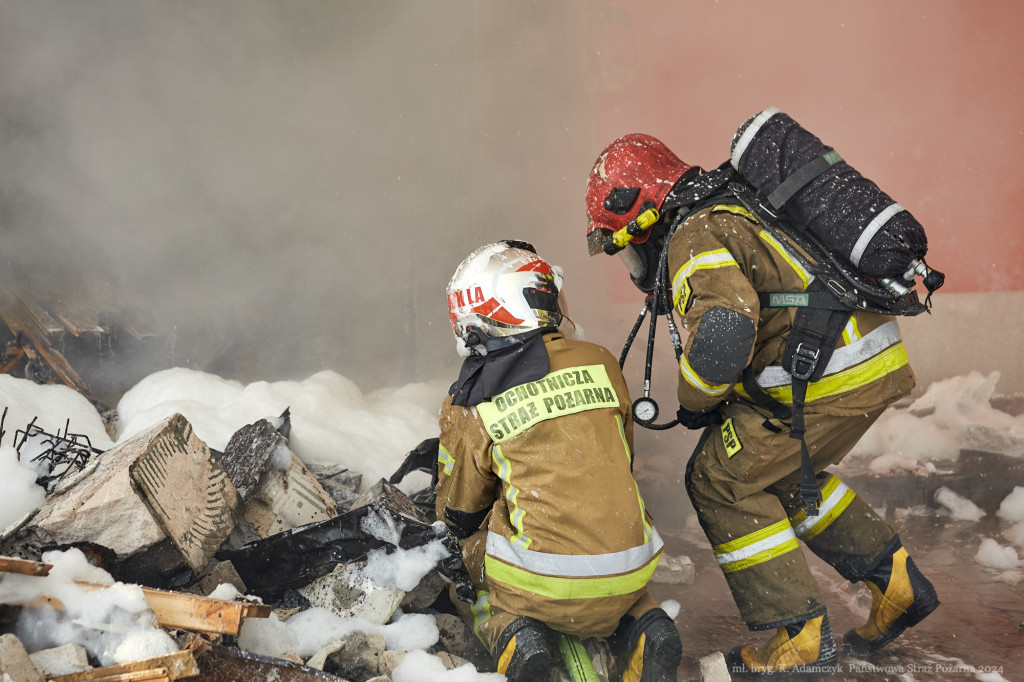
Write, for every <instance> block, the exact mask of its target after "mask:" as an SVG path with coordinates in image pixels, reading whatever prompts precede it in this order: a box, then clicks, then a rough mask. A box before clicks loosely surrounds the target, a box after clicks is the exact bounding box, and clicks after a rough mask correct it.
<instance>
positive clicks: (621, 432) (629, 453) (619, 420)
mask: <svg viewBox="0 0 1024 682" xmlns="http://www.w3.org/2000/svg"><path fill="white" fill-rule="evenodd" d="M615 423H616V425H618V427H619V438H621V439H622V448H623V449H624V450H625V451H626V457H627V458H628V459H629V463H630V464H632V463H633V452H632V451H631V450H630V449H629V443H628V442H626V429H625V427H623V425H622V415H621V414H616V415H615Z"/></svg>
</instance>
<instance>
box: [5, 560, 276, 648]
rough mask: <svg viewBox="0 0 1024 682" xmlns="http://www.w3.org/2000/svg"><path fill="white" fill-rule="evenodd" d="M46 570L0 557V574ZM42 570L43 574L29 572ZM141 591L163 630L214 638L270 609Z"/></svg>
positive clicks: (235, 630) (56, 605)
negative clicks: (167, 629)
mask: <svg viewBox="0 0 1024 682" xmlns="http://www.w3.org/2000/svg"><path fill="white" fill-rule="evenodd" d="M8 567H12V568H13V569H14V570H8ZM50 568H52V566H50V565H49V564H43V563H39V562H36V561H26V560H23V559H14V558H11V557H0V571H7V572H9V573H22V574H25V575H46V573H48V572H49V570H50ZM44 570H45V571H46V573H41V572H30V571H44ZM75 584H76V585H78V586H79V587H81V588H82V589H85V590H99V589H102V588H104V587H107V585H99V584H96V583H85V582H76V583H75ZM141 589H142V593H143V594H144V595H145V597H146V602H147V603H148V604H149V608H151V609H152V610H153V613H154V614H156V618H157V622H158V623H159V624H160V626H161V627H165V628H174V629H178V630H191V631H193V632H204V633H209V634H217V635H237V634H238V631H239V630H240V629H241V627H242V622H243V621H244V620H245V619H246V618H268V617H269V616H270V612H271V610H272V609H271V607H270V606H269V605H267V604H253V603H250V602H241V601H228V600H226V599H211V598H209V597H200V596H199V595H195V594H185V593H183V592H169V591H167V590H157V589H154V588H152V587H142V588H141ZM42 601H43V602H45V603H48V604H50V605H51V606H53V607H54V608H56V609H60V608H63V605H62V604H60V602H59V601H57V600H56V599H52V598H48V597H44V598H43V599H42ZM35 603H36V602H31V603H26V604H25V605H26V606H29V605H32V604H35Z"/></svg>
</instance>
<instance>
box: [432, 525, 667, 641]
mask: <svg viewBox="0 0 1024 682" xmlns="http://www.w3.org/2000/svg"><path fill="white" fill-rule="evenodd" d="M486 543H487V531H479V532H477V533H474V534H473V535H471V536H469V537H468V538H466V539H465V540H463V541H462V543H461V544H462V556H463V563H464V564H465V566H466V569H467V570H468V571H469V577H470V580H471V582H472V583H473V590H474V591H475V592H476V602H475V603H473V604H467V603H466V602H464V601H461V600H459V599H457V598H456V597H455V590H454V587H452V589H451V590H450V592H451V595H452V601H453V602H454V603H455V607H456V609H457V610H458V612H459V616H460V617H461V618H462V620H463V622H464V623H466V625H467V626H469V627H470V628H471V629H472V630H473V633H474V634H475V635H476V636H477V638H478V639H479V640H480V641H481V642H482V643H483V644H484V646H486V647H487V650H488V651H490V652H491V653H492V654H494V653H496V652H495V650H494V648H495V645H496V644H497V642H498V640H499V638H500V637H501V633H502V632H504V631H505V628H507V627H508V626H509V625H511V624H512V621H514V620H516V619H517V618H519V617H520V616H523V615H529V616H530V617H533V618H535V619H537V620H539V621H541V622H545V618H544V614H543V613H529V614H524V613H509V612H508V611H505V610H503V609H501V608H498V607H496V606H494V605H493V604H492V603H491V599H490V593H491V588H490V585H489V584H488V581H487V575H486V573H485V571H484V548H485V545H486ZM591 603H592V606H593V609H592V611H593V614H594V617H595V619H599V620H597V621H595V622H594V623H589V622H579V623H577V624H576V625H577V628H576V629H575V630H574V631H573V632H570V633H569V634H575V635H578V636H579V637H580V638H581V639H585V638H587V637H590V636H593V635H595V634H597V633H595V632H594V631H593V630H594V628H604V627H606V623H607V620H608V618H609V614H610V613H611V612H609V610H608V609H609V608H610V609H612V611H614V613H613V614H612V617H613V618H614V619H615V620H616V622H617V620H618V619H619V618H624V617H626V616H631V617H633V618H635V619H637V620H639V618H640V616H642V615H644V614H645V613H647V612H648V611H650V610H651V609H656V608H658V602H656V601H654V598H653V597H651V595H650V593H648V591H647V590H646V589H644V590H642V591H641V592H640V594H639V597H638V599H637V600H636V602H635V603H634V604H633V605H632V606H631V607H628V610H626V611H625V612H624V613H623V612H622V611H621V609H622V607H621V606H616V605H615V604H614V602H611V600H601V599H593V600H591ZM620 603H621V602H620ZM627 606H628V605H627ZM599 623H600V624H599ZM545 624H547V623H546V622H545ZM602 634H603V633H602Z"/></svg>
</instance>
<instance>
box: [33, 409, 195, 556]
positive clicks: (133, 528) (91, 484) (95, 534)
mask: <svg viewBox="0 0 1024 682" xmlns="http://www.w3.org/2000/svg"><path fill="white" fill-rule="evenodd" d="M176 417H180V415H175V416H174V417H169V418H168V419H165V420H164V421H162V422H160V423H158V424H155V425H154V426H152V427H151V428H149V429H147V430H146V431H143V432H142V433H139V434H137V435H135V436H133V437H132V438H129V439H128V440H126V441H124V442H123V443H119V444H118V445H115V446H114V447H113V448H111V449H109V450H107V451H106V452H103V453H102V454H100V455H97V456H96V457H94V458H93V460H92V462H90V466H91V467H92V468H91V471H90V473H89V474H88V475H84V476H82V477H80V478H79V479H77V483H76V484H75V485H74V486H72V487H70V488H69V489H68V490H66V491H65V492H63V494H59V495H55V496H54V497H53V498H52V499H51V500H50V501H49V504H48V505H47V506H46V507H44V508H43V509H42V510H41V511H40V512H39V514H38V515H37V516H36V518H35V519H34V520H33V521H32V523H31V524H30V525H29V528H30V529H31V530H32V531H33V532H35V533H36V534H37V535H38V536H39V537H41V538H44V539H45V540H47V541H49V542H51V543H52V544H54V545H69V544H73V543H75V542H79V541H83V540H84V541H89V542H94V543H96V544H99V545H103V546H104V547H109V548H110V549H112V550H114V551H115V552H117V553H118V555H120V556H127V555H131V554H135V553H136V552H138V551H140V550H142V549H145V548H146V547H149V546H150V545H153V544H156V543H157V542H159V541H160V540H162V539H163V538H164V537H165V535H166V534H165V532H164V530H163V528H162V527H161V526H160V524H159V523H157V521H156V519H155V518H154V517H153V515H152V514H151V513H150V511H149V507H147V506H146V504H145V502H143V501H142V499H141V498H140V497H139V496H138V495H136V494H135V490H134V489H133V487H132V481H131V477H130V475H129V467H130V466H131V464H132V463H133V462H135V461H136V460H137V459H138V458H139V457H141V456H142V455H143V454H145V453H146V452H148V451H149V450H151V449H153V448H159V447H161V443H162V442H163V441H164V439H165V438H166V431H167V428H168V426H169V424H170V423H171V422H172V421H173V420H175V418H176Z"/></svg>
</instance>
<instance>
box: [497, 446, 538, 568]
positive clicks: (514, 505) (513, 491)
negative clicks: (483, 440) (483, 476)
mask: <svg viewBox="0 0 1024 682" xmlns="http://www.w3.org/2000/svg"><path fill="white" fill-rule="evenodd" d="M491 458H492V459H494V462H495V464H497V465H498V478H500V479H501V480H502V481H504V482H505V486H506V488H507V489H506V491H505V498H506V499H507V500H508V512H509V514H508V517H509V518H508V520H509V523H511V524H512V527H513V528H515V529H516V534H515V535H514V536H513V537H512V542H514V543H515V544H517V545H519V546H520V547H522V548H523V549H526V548H528V547H529V546H530V545H531V544H533V538H528V537H526V535H525V531H524V530H523V518H524V517H525V516H526V512H525V511H524V510H523V509H522V508H521V507H520V506H519V488H517V487H516V486H514V485H513V484H512V462H510V461H508V458H507V457H505V455H504V453H502V451H501V446H500V445H495V446H494V447H492V448H491Z"/></svg>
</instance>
